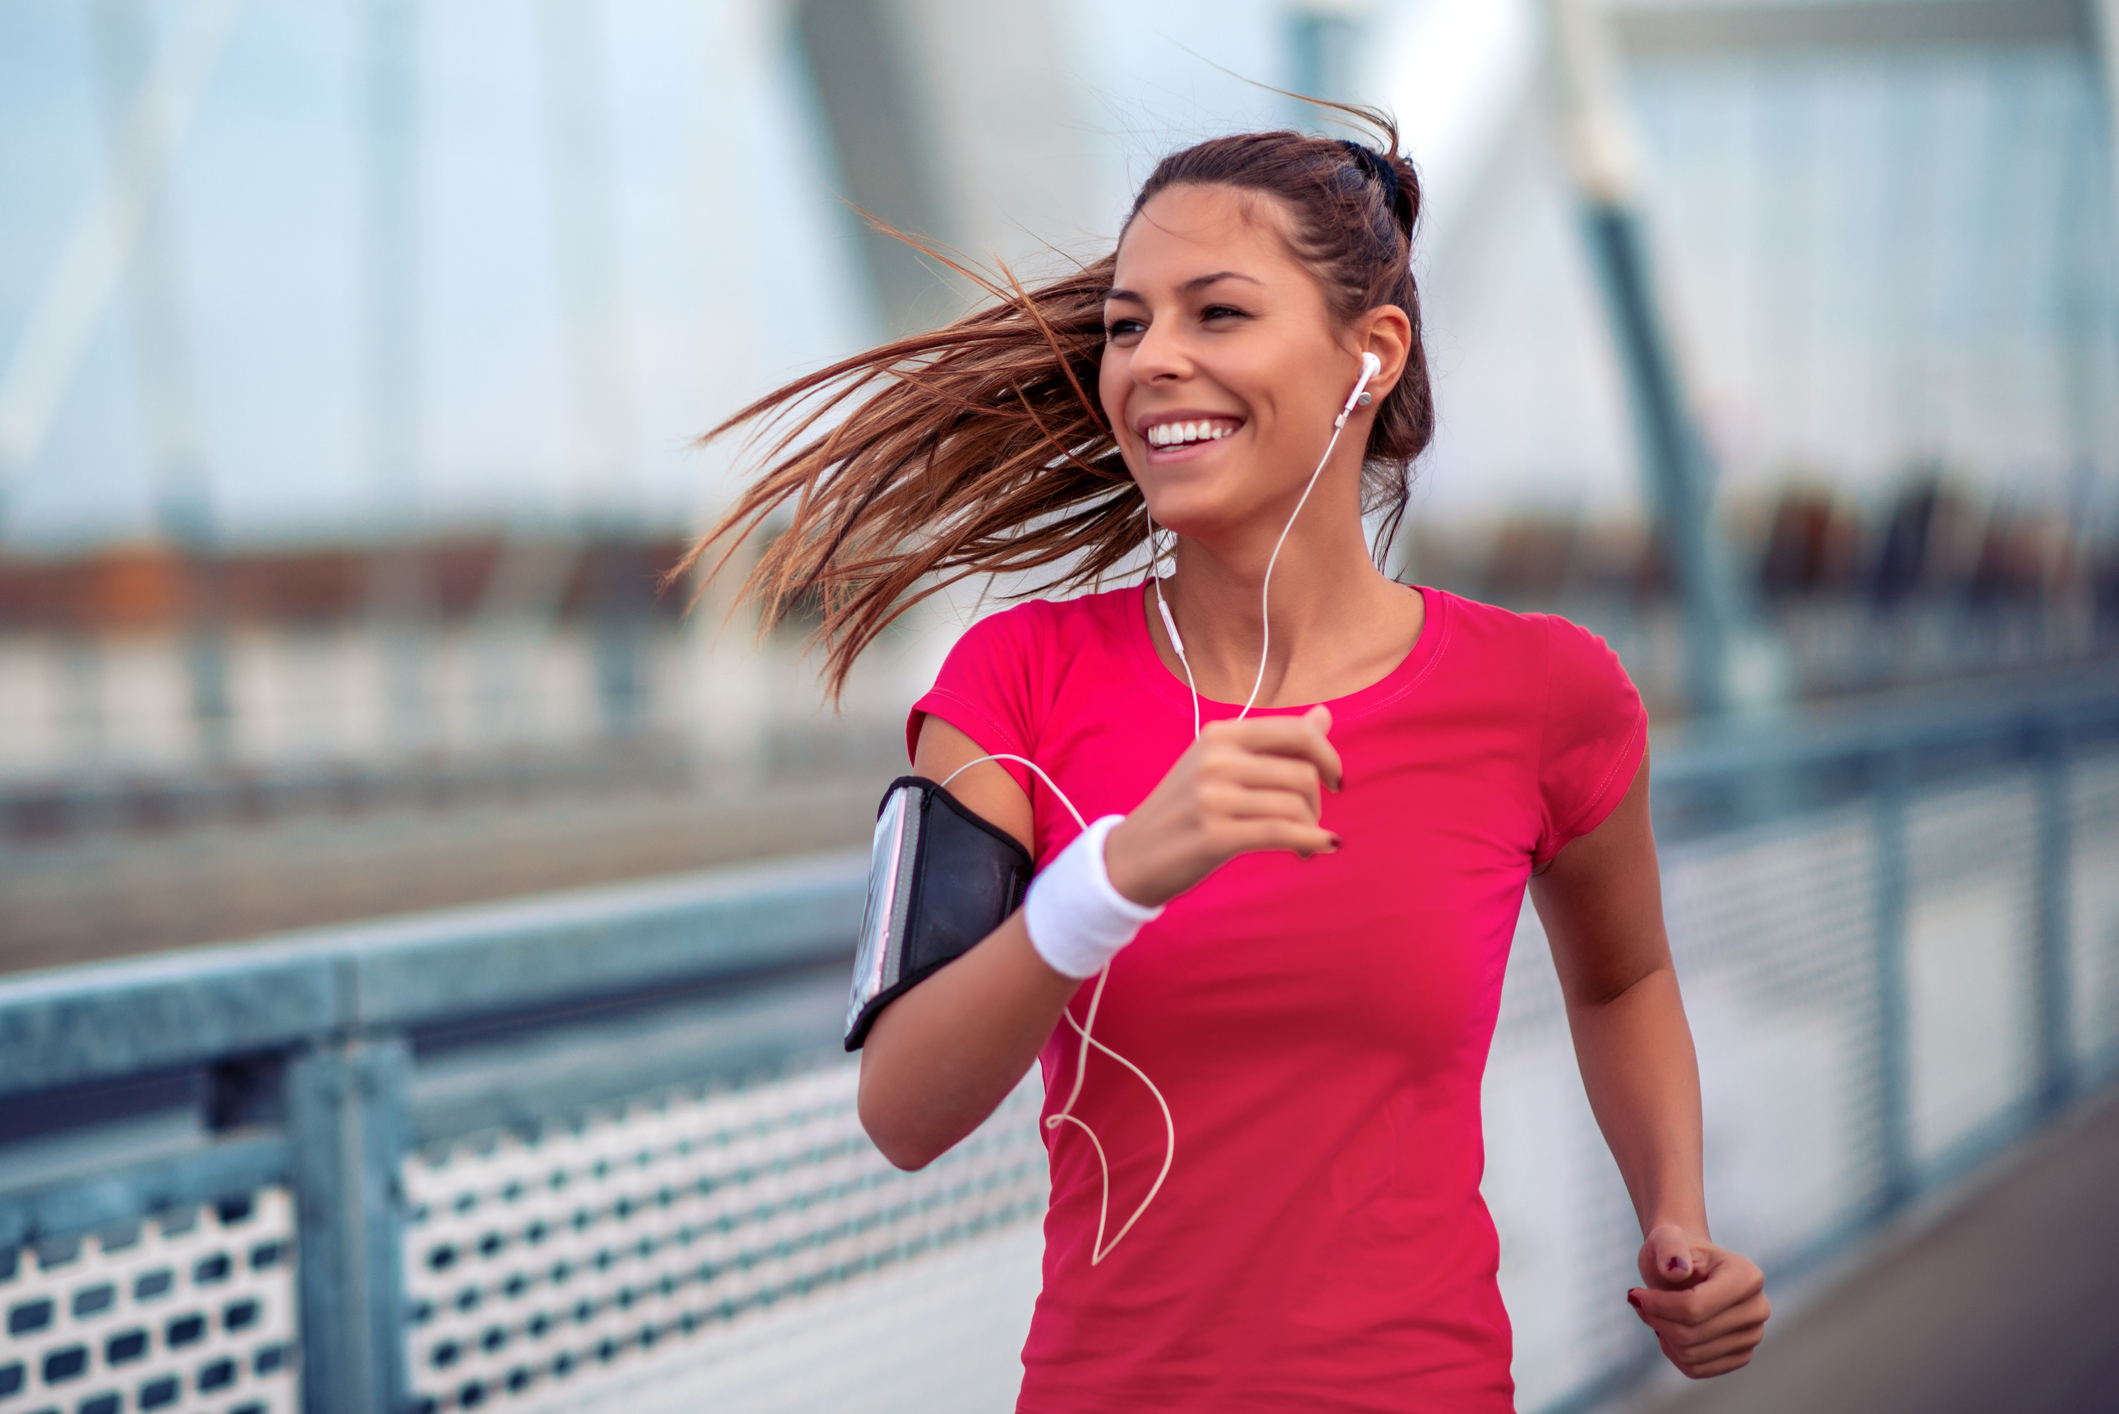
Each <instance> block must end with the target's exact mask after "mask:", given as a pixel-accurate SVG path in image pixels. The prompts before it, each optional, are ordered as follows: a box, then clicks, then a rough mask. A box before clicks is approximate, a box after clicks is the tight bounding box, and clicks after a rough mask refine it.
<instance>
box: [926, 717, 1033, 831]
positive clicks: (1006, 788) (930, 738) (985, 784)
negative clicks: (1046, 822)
mask: <svg viewBox="0 0 2119 1414" xmlns="http://www.w3.org/2000/svg"><path fill="white" fill-rule="evenodd" d="M985 754H986V748H985V747H983V746H980V745H979V744H978V743H977V742H975V741H973V740H972V739H971V738H970V737H969V736H967V735H965V734H964V733H963V732H962V731H960V730H958V729H957V728H956V727H954V726H952V725H950V724H949V723H948V722H945V721H943V720H942V719H941V718H940V717H937V716H935V715H934V714H933V713H932V712H929V713H928V714H927V716H926V718H925V719H924V720H922V721H921V723H920V740H919V745H918V747H917V748H916V749H915V750H914V752H913V756H912V769H913V774H915V775H919V776H925V777H926V778H927V779H928V780H930V781H943V780H948V779H949V777H950V776H952V775H954V774H955V773H956V772H957V771H958V770H960V769H962V768H963V767H964V766H965V765H966V764H967V763H968V762H972V761H977V760H978V759H979V758H980V757H981V756H984V755H985ZM949 793H950V794H951V795H953V796H955V797H956V798H957V800H958V801H959V802H960V803H961V804H962V805H963V806H964V808H965V809H967V810H969V811H971V813H972V814H974V815H977V816H978V817H979V818H980V819H982V820H984V821H986V822H987V823H988V824H990V825H993V826H995V827H996V828H998V829H1002V830H1005V831H1007V832H1008V834H1010V835H1011V836H1013V837H1014V839H1015V842H1016V843H1017V844H1019V845H1021V846H1022V847H1023V850H1024V852H1025V853H1027V854H1029V855H1030V857H1031V858H1033V859H1035V858H1036V857H1037V841H1036V840H1035V838H1034V837H1033V836H1034V829H1035V827H1034V823H1033V820H1032V816H1031V812H1030V797H1029V796H1028V795H1026V794H1025V793H1024V791H1023V788H1022V787H1021V786H1019V785H1017V784H1016V783H1015V777H1013V776H1011V775H1009V774H1008V772H1006V771H1005V770H1003V769H1002V768H1001V766H1000V763H999V762H996V761H987V762H983V763H981V764H979V765H977V766H972V767H971V768H970V769H969V770H965V771H964V774H963V775H961V776H957V778H956V779H955V780H953V781H949Z"/></svg>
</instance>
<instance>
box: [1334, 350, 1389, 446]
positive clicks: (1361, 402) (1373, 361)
mask: <svg viewBox="0 0 2119 1414" xmlns="http://www.w3.org/2000/svg"><path fill="white" fill-rule="evenodd" d="M1381 372H1383V360H1382V359H1380V358H1378V357H1376V355H1374V354H1372V353H1363V354H1362V355H1361V376H1360V377H1359V378H1357V379H1355V380H1354V391H1353V392H1351V393H1348V394H1347V395H1346V406H1345V407H1343V408H1341V409H1339V416H1338V418H1337V419H1336V420H1335V421H1334V422H1333V423H1332V430H1333V431H1334V432H1337V431H1338V430H1339V429H1340V428H1342V427H1344V426H1346V420H1347V418H1348V417H1349V416H1350V415H1352V413H1353V411H1354V409H1355V408H1356V407H1359V406H1366V405H1367V403H1368V394H1367V393H1366V392H1365V391H1364V390H1365V389H1366V388H1367V387H1368V385H1369V379H1371V378H1374V377H1375V376H1376V375H1377V374H1379V373H1381Z"/></svg>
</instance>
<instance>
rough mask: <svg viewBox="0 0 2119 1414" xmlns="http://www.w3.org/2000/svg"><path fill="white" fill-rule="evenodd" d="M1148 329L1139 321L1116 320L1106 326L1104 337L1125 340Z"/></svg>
mask: <svg viewBox="0 0 2119 1414" xmlns="http://www.w3.org/2000/svg"><path fill="white" fill-rule="evenodd" d="M1147 327H1148V326H1147V325H1145V324H1143V323H1141V321H1140V320H1138V319H1114V320H1112V321H1111V322H1110V323H1109V324H1106V325H1105V326H1104V337H1105V338H1107V339H1123V338H1127V337H1129V336H1131V335H1134V334H1138V333H1139V332H1140V331H1141V330H1143V329H1145V328H1147Z"/></svg>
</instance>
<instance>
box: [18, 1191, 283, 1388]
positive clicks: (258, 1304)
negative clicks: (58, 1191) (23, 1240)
mask: <svg viewBox="0 0 2119 1414" xmlns="http://www.w3.org/2000/svg"><path fill="white" fill-rule="evenodd" d="M0 1260H4V1259H0ZM293 1264H294V1222H293V1214H292V1205H291V1204H290V1203H289V1201H288V1198H287V1193H286V1190H285V1189H281V1188H267V1189H265V1190H263V1191H262V1192H260V1193H259V1194H257V1195H256V1197H255V1198H253V1199H250V1200H248V1201H236V1202H224V1203H221V1204H219V1205H216V1206H209V1207H205V1208H201V1209H193V1210H190V1211H185V1212H173V1213H165V1214H163V1215H161V1216H159V1217H157V1218H153V1219H150V1220H148V1221H146V1222H144V1223H138V1224H133V1225H130V1226H129V1227H127V1228H125V1229H121V1230H117V1231H108V1232H103V1233H99V1234H95V1235H92V1236H87V1237H82V1238H77V1239H70V1240H65V1241H59V1242H45V1243H40V1244H38V1245H36V1246H33V1247H29V1248H24V1249H22V1250H21V1251H19V1252H17V1253H16V1254H14V1259H13V1261H12V1263H11V1265H12V1267H13V1270H12V1271H11V1272H8V1273H7V1274H6V1276H5V1278H4V1279H0V1307H4V1309H5V1310H6V1312H7V1336H6V1339H5V1341H4V1342H0V1408H4V1409H7V1410H10V1411H13V1410H15V1409H21V1410H23V1411H25V1414H46V1411H53V1412H54V1414H55V1412H56V1411H60V1410H65V1411H68V1414H131V1411H133V1410H146V1411H155V1410H168V1411H171V1414H177V1411H184V1412H185V1414H189V1411H194V1410H201V1411H204V1410H210V1411H213V1414H295V1411H296V1410H297V1409H299V1407H300V1405H299V1402H298V1400H297V1398H296V1394H295V1381H294V1366H295V1356H296V1351H295V1347H294V1343H293V1337H294V1327H295V1307H294V1286H293V1280H292V1271H293Z"/></svg>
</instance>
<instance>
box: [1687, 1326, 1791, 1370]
mask: <svg viewBox="0 0 2119 1414" xmlns="http://www.w3.org/2000/svg"><path fill="white" fill-rule="evenodd" d="M1765 1338H1766V1327H1765V1326H1764V1325H1763V1324H1760V1325H1755V1326H1745V1327H1744V1328H1743V1329H1741V1330H1734V1331H1730V1332H1729V1333H1728V1334H1727V1335H1722V1336H1718V1337H1716V1338H1715V1339H1713V1340H1696V1341H1693V1342H1691V1343H1690V1344H1687V1343H1685V1342H1683V1341H1673V1340H1670V1339H1668V1338H1665V1339H1664V1341H1663V1343H1664V1345H1665V1346H1666V1347H1669V1348H1671V1349H1673V1350H1675V1351H1676V1352H1677V1355H1678V1357H1679V1358H1680V1359H1682V1360H1683V1361H1684V1362H1685V1363H1686V1364H1688V1365H1711V1364H1713V1363H1714V1362H1715V1361H1717V1360H1726V1359H1728V1358H1729V1357H1730V1356H1732V1355H1743V1354H1746V1353H1747V1352H1749V1351H1753V1350H1756V1349H1758V1347H1759V1344H1760V1342H1762V1341H1764V1340H1765Z"/></svg>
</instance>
